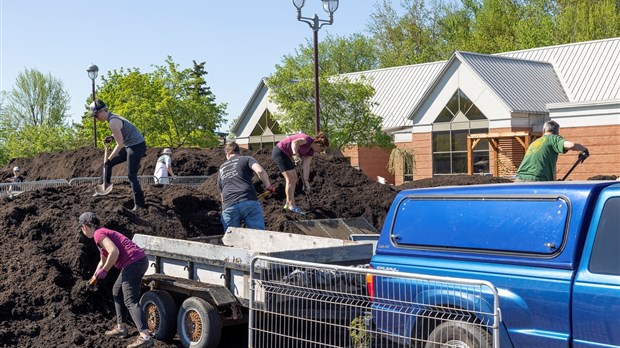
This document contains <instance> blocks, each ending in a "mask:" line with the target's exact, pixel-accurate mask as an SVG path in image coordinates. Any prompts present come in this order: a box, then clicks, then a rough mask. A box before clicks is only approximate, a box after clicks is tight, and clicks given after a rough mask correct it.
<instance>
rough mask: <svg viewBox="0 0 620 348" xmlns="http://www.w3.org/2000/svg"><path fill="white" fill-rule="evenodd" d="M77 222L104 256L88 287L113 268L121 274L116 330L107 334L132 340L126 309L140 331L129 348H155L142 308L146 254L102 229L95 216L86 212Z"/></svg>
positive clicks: (114, 294) (116, 284)
mask: <svg viewBox="0 0 620 348" xmlns="http://www.w3.org/2000/svg"><path fill="white" fill-rule="evenodd" d="M78 222H79V224H80V228H81V230H82V233H84V235H85V236H86V237H88V238H91V239H94V240H95V243H96V244H97V248H99V253H100V255H101V259H100V260H99V264H98V265H97V269H96V270H95V273H94V274H93V276H92V278H91V280H90V281H89V282H88V283H89V284H91V285H94V284H95V283H96V282H97V280H99V279H104V278H105V277H106V276H107V275H108V272H109V271H110V269H111V268H112V267H116V268H118V269H119V270H120V271H121V273H120V274H119V276H118V278H117V279H116V282H114V286H113V287H112V297H113V298H114V309H115V310H116V322H117V326H116V327H115V328H114V329H112V330H109V331H106V333H105V334H106V336H112V337H118V338H126V337H128V336H129V334H128V333H127V325H126V323H127V311H125V306H126V307H127V310H128V311H129V315H131V319H132V320H133V322H134V324H136V327H137V328H138V330H139V331H140V335H139V336H138V338H137V340H136V341H135V342H134V343H132V344H130V345H128V346H127V348H134V347H151V346H153V339H152V338H151V334H150V333H149V330H148V328H147V326H146V319H145V317H144V313H143V312H142V309H141V308H140V287H141V282H142V277H143V276H144V273H145V272H146V270H147V268H148V266H149V260H148V258H147V257H146V254H145V253H144V251H143V250H142V249H140V247H139V246H137V245H136V244H134V243H133V242H132V241H131V239H129V238H127V237H125V236H124V235H122V234H121V233H119V232H116V231H113V230H110V229H107V228H105V227H101V226H100V225H101V222H100V221H99V218H97V215H95V213H92V212H86V213H84V214H82V215H80V218H79V220H78Z"/></svg>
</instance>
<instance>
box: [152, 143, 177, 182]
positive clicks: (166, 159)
mask: <svg viewBox="0 0 620 348" xmlns="http://www.w3.org/2000/svg"><path fill="white" fill-rule="evenodd" d="M171 155H172V150H170V149H169V148H165V149H164V151H162V152H161V156H159V158H158V159H157V164H156V165H155V174H153V175H154V176H155V180H156V181H155V183H159V184H163V185H167V184H169V183H170V179H168V174H170V176H172V177H174V176H175V175H174V171H172V157H170V156H171Z"/></svg>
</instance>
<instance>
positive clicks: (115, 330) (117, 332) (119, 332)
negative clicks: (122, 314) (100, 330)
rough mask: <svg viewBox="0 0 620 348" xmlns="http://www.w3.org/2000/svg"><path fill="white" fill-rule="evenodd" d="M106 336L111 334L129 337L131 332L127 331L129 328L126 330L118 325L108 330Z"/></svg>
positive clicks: (118, 336) (111, 335)
mask: <svg viewBox="0 0 620 348" xmlns="http://www.w3.org/2000/svg"><path fill="white" fill-rule="evenodd" d="M105 335H106V336H110V337H117V338H127V337H129V333H127V329H125V330H121V329H119V328H118V326H117V327H115V328H113V329H112V330H108V331H106V332H105Z"/></svg>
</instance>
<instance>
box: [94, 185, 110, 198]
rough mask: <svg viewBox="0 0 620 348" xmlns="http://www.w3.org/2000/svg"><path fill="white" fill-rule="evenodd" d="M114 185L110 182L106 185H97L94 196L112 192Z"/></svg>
mask: <svg viewBox="0 0 620 348" xmlns="http://www.w3.org/2000/svg"><path fill="white" fill-rule="evenodd" d="M113 186H114V185H112V184H110V185H108V186H106V185H105V184H99V185H97V186H95V194H94V196H105V195H107V194H108V193H110V192H112V187H113Z"/></svg>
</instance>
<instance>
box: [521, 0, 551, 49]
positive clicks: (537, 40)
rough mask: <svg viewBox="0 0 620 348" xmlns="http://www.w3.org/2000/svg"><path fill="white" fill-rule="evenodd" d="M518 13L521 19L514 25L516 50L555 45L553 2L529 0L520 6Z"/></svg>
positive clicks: (548, 0) (549, 0)
mask: <svg viewBox="0 0 620 348" xmlns="http://www.w3.org/2000/svg"><path fill="white" fill-rule="evenodd" d="M520 11H521V15H520V18H521V19H520V20H519V21H518V22H517V23H516V25H515V36H516V47H515V48H516V49H528V48H534V47H543V46H552V45H555V44H557V36H556V33H555V12H556V1H555V0H529V1H526V2H525V3H524V4H523V5H522V6H521V8H520Z"/></svg>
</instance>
